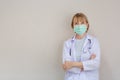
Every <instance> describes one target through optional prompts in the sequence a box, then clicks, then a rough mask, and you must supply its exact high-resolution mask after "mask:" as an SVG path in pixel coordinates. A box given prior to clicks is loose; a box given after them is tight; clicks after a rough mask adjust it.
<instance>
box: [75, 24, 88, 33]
mask: <svg viewBox="0 0 120 80" xmlns="http://www.w3.org/2000/svg"><path fill="white" fill-rule="evenodd" d="M86 31H87V26H86V25H85V24H81V25H75V26H74V32H75V33H77V34H79V35H82V34H84V33H85V32H86Z"/></svg>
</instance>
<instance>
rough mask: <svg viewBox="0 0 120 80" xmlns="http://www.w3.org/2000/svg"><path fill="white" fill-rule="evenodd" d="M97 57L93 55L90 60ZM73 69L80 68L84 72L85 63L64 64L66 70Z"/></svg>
mask: <svg viewBox="0 0 120 80" xmlns="http://www.w3.org/2000/svg"><path fill="white" fill-rule="evenodd" d="M95 57H96V55H95V54H92V55H91V56H90V60H92V59H94V58H95ZM72 67H78V68H80V69H81V70H83V63H82V62H73V61H65V63H64V64H63V69H64V70H68V69H70V68H72Z"/></svg>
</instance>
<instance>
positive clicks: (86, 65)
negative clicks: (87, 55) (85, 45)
mask: <svg viewBox="0 0 120 80" xmlns="http://www.w3.org/2000/svg"><path fill="white" fill-rule="evenodd" d="M91 53H94V54H96V57H95V59H92V60H86V61H82V63H83V69H84V71H88V70H95V69H98V68H99V66H100V46H99V42H98V40H97V39H96V38H95V39H94V43H93V45H92V47H91Z"/></svg>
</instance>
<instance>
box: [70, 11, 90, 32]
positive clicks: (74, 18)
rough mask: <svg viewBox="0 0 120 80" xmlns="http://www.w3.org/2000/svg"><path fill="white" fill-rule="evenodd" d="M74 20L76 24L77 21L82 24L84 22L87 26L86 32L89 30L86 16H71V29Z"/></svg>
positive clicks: (79, 14)
mask: <svg viewBox="0 0 120 80" xmlns="http://www.w3.org/2000/svg"><path fill="white" fill-rule="evenodd" d="M75 20H76V22H77V23H78V22H79V21H80V22H82V23H84V21H85V22H86V23H87V24H88V26H87V31H88V29H89V22H88V19H87V16H86V15H85V14H83V13H76V14H75V15H74V16H73V18H72V22H71V27H72V28H74V22H75ZM87 31H86V32H87Z"/></svg>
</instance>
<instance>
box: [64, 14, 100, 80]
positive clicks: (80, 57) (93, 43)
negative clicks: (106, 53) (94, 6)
mask: <svg viewBox="0 0 120 80" xmlns="http://www.w3.org/2000/svg"><path fill="white" fill-rule="evenodd" d="M71 26H72V28H73V30H74V32H75V35H74V36H73V37H72V38H70V39H68V40H67V41H65V43H64V47H63V69H64V70H65V80H99V66H100V47H99V42H98V40H97V39H96V38H95V37H94V36H91V35H88V33H87V32H88V30H89V22H88V19H87V17H86V16H85V15H84V14H83V13H77V14H75V15H74V16H73V19H72V23H71Z"/></svg>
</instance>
